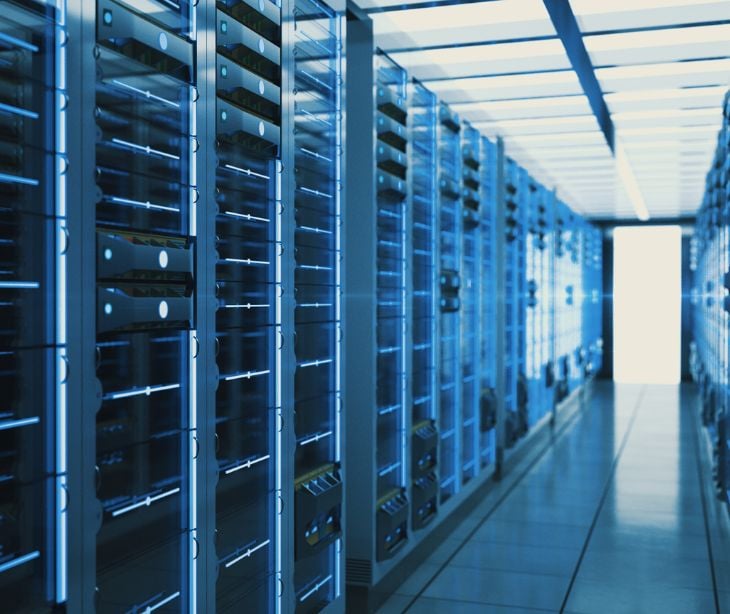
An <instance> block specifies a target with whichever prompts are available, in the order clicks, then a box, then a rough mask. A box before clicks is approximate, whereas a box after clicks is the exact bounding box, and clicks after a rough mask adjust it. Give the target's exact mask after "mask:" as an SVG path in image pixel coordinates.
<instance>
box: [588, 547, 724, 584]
mask: <svg viewBox="0 0 730 614" xmlns="http://www.w3.org/2000/svg"><path fill="white" fill-rule="evenodd" d="M578 580H592V581H595V582H605V583H607V584H616V585H622V586H644V585H656V586H670V587H679V588H695V589H702V590H712V576H711V573H710V563H709V560H708V559H707V558H706V557H705V558H697V559H690V558H684V557H673V558H669V557H660V556H657V554H656V552H653V551H651V550H642V549H640V548H634V549H633V550H623V551H617V550H613V551H610V552H605V551H598V550H593V549H591V547H590V545H589V547H588V550H587V552H586V554H585V556H584V558H583V560H582V562H581V566H580V570H579V572H578Z"/></svg>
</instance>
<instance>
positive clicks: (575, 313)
mask: <svg viewBox="0 0 730 614" xmlns="http://www.w3.org/2000/svg"><path fill="white" fill-rule="evenodd" d="M555 257H556V263H555V271H556V272H555V275H556V284H555V285H556V288H555V292H556V296H555V305H556V338H557V343H556V367H557V374H556V381H557V390H556V394H557V400H558V401H561V400H563V399H564V398H565V397H567V396H568V394H570V393H571V392H572V391H573V390H575V389H576V387H577V386H578V384H579V382H580V381H581V379H582V375H581V373H582V363H583V353H582V350H581V342H582V328H581V316H582V271H581V267H580V232H579V229H578V220H577V218H576V216H575V214H574V213H573V212H572V211H571V210H570V209H569V208H568V206H567V205H566V204H565V203H563V202H561V201H558V203H557V206H556V220H555Z"/></svg>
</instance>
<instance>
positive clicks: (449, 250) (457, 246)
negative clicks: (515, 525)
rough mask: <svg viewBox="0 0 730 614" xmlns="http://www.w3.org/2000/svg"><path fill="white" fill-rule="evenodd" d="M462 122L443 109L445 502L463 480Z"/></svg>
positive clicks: (442, 425)
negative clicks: (461, 380)
mask: <svg viewBox="0 0 730 614" xmlns="http://www.w3.org/2000/svg"><path fill="white" fill-rule="evenodd" d="M460 130H461V123H460V121H459V117H458V115H456V114H455V113H454V112H453V111H452V110H451V109H450V108H449V107H448V106H446V105H445V104H443V103H440V104H439V108H438V125H437V133H436V140H437V144H438V160H437V169H438V170H437V172H438V190H439V194H438V211H439V213H438V215H439V261H440V262H439V267H440V271H439V285H440V299H439V305H440V310H441V313H440V317H439V335H440V341H439V358H438V364H439V420H438V429H439V460H438V464H439V480H440V483H439V487H440V501H441V503H443V502H445V501H446V500H448V499H449V497H451V496H453V495H454V494H456V493H457V492H458V490H459V487H460V485H461V476H460V467H461V436H462V431H461V426H462V425H461V419H460V408H461V395H462V389H461V382H460V377H461V366H460V364H461V360H460V358H461V347H460V346H461V296H460V295H461V274H460V267H461V251H462V239H461V235H462V227H463V221H462V214H461V185H460V182H459V181H458V178H459V177H461V165H462V159H461V152H460V136H459V133H460Z"/></svg>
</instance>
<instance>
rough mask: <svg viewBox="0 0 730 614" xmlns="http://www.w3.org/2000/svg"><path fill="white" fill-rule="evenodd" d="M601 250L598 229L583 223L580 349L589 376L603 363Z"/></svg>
mask: <svg viewBox="0 0 730 614" xmlns="http://www.w3.org/2000/svg"><path fill="white" fill-rule="evenodd" d="M602 253H603V237H602V234H601V231H600V230H599V229H598V228H596V227H594V226H592V225H590V224H586V226H585V229H584V257H583V316H582V323H583V343H582V345H583V348H584V350H585V360H584V365H583V367H584V373H585V376H586V377H589V376H591V375H593V374H595V373H598V371H599V370H600V369H601V365H602V363H603V339H602V331H601V327H602V321H603V301H602V291H601V288H602V283H603V282H602V278H603V275H602V271H603V266H602Z"/></svg>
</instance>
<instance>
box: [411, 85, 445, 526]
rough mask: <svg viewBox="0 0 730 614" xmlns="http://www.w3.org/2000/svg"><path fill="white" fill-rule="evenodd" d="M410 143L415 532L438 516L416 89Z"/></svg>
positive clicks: (426, 169)
mask: <svg viewBox="0 0 730 614" xmlns="http://www.w3.org/2000/svg"><path fill="white" fill-rule="evenodd" d="M409 99H410V103H409V109H410V116H411V118H410V141H411V158H410V160H411V209H412V214H411V231H410V248H411V270H412V274H411V275H412V277H411V284H412V291H411V296H412V306H411V309H412V314H413V315H412V318H413V322H412V326H411V330H412V335H411V343H412V346H411V434H410V449H411V454H410V470H411V497H412V503H411V509H412V513H411V525H412V527H413V529H414V530H418V529H421V528H423V527H425V526H426V525H427V524H429V523H430V522H431V520H433V519H434V518H435V515H436V513H437V511H438V491H439V483H438V441H439V437H438V429H437V427H436V421H437V418H438V415H439V414H438V401H439V395H438V391H437V381H438V375H437V371H436V357H437V350H438V319H437V316H438V313H439V305H438V300H439V299H438V292H437V284H438V262H439V256H438V240H437V238H436V237H437V232H438V230H437V229H438V212H437V209H436V203H437V201H436V156H437V149H436V116H437V102H436V96H435V95H434V94H433V93H431V92H430V91H429V90H428V89H426V88H425V87H424V86H423V85H422V84H421V83H419V82H417V81H413V82H412V83H411V85H410V89H409Z"/></svg>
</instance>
